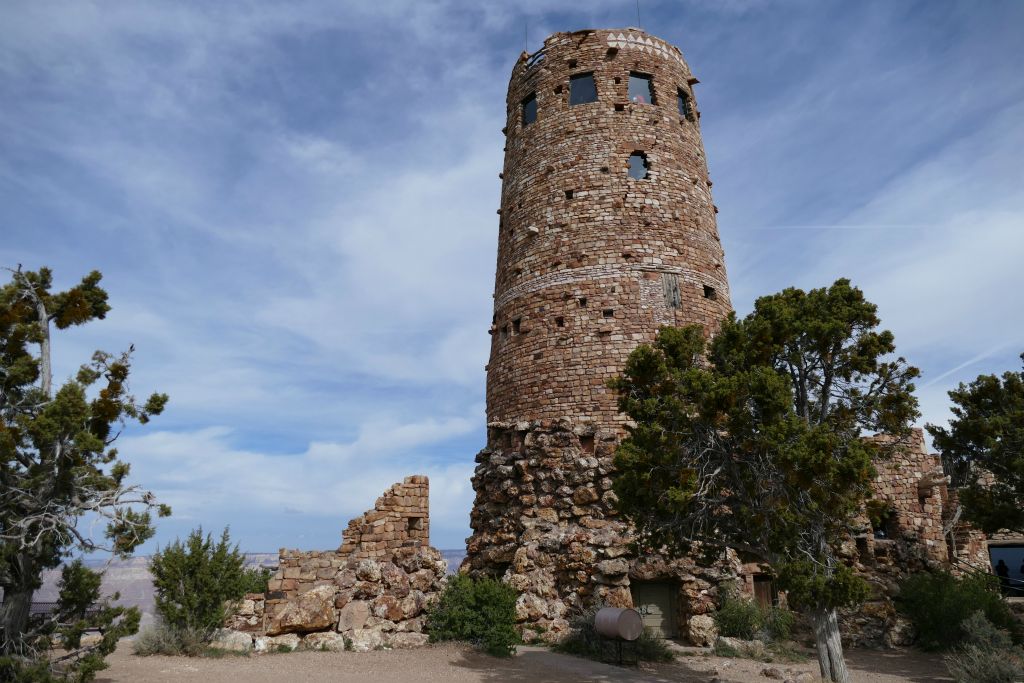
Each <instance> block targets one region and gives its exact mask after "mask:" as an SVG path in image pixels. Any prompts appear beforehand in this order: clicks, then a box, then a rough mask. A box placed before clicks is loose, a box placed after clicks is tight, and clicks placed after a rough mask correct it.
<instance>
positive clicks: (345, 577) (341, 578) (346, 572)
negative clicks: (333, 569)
mask: <svg viewBox="0 0 1024 683" xmlns="http://www.w3.org/2000/svg"><path fill="white" fill-rule="evenodd" d="M334 583H335V584H336V585H337V586H338V587H339V588H351V587H352V586H354V585H356V570H354V569H342V570H341V571H340V572H338V573H337V574H336V575H335V576H334Z"/></svg>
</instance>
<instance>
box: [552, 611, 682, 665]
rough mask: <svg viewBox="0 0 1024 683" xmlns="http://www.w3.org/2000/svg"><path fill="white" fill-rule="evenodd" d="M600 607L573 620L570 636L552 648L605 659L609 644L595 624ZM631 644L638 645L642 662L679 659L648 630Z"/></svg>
mask: <svg viewBox="0 0 1024 683" xmlns="http://www.w3.org/2000/svg"><path fill="white" fill-rule="evenodd" d="M599 609H601V608H600V607H592V608H591V609H588V610H585V611H583V612H580V613H578V614H576V615H575V616H573V617H572V618H571V619H569V635H568V636H566V637H565V639H564V640H562V641H561V642H560V643H557V644H556V645H555V646H554V647H552V648H551V649H553V650H554V651H555V652H563V653H565V654H570V655H576V656H577V657H586V658H587V659H594V660H597V661H599V662H600V661H604V660H605V659H606V658H607V656H608V650H607V646H606V645H605V644H604V641H602V640H601V636H600V634H598V632H597V629H596V628H595V627H594V617H595V616H596V615H597V611H598V610H599ZM631 647H633V648H635V650H636V657H637V659H638V660H640V661H641V662H671V661H672V660H673V659H674V658H675V656H674V655H673V654H672V651H671V650H670V649H669V648H668V645H666V644H665V641H664V640H662V639H661V638H657V637H655V636H654V635H653V634H651V632H650V631H649V630H648V629H644V631H643V633H641V634H640V637H639V638H638V639H637V640H636V641H634V643H633V644H632V646H631Z"/></svg>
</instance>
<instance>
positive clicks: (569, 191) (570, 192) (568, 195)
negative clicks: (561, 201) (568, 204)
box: [565, 190, 572, 199]
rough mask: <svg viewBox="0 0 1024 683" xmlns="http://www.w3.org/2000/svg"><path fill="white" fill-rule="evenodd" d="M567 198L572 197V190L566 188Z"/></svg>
mask: <svg viewBox="0 0 1024 683" xmlns="http://www.w3.org/2000/svg"><path fill="white" fill-rule="evenodd" d="M565 198H566V199H572V190H566V191H565Z"/></svg>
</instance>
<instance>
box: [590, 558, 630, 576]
mask: <svg viewBox="0 0 1024 683" xmlns="http://www.w3.org/2000/svg"><path fill="white" fill-rule="evenodd" d="M597 571H599V572H601V573H602V574H608V575H610V576H615V575H618V574H625V573H626V572H628V571H629V562H627V561H626V560H625V559H624V558H621V557H620V558H617V559H614V560H602V561H600V562H598V563H597Z"/></svg>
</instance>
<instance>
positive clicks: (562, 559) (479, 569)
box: [466, 29, 731, 635]
mask: <svg viewBox="0 0 1024 683" xmlns="http://www.w3.org/2000/svg"><path fill="white" fill-rule="evenodd" d="M695 83H697V79H696V78H694V77H693V75H692V73H691V72H690V69H689V67H688V66H687V65H686V62H685V61H684V60H683V57H682V54H681V53H680V52H679V49H678V48H676V47H674V46H672V45H668V44H667V43H665V42H664V41H661V40H659V39H657V38H654V37H652V36H650V35H648V34H646V33H644V32H642V31H639V30H637V29H618V30H600V31H594V30H588V31H577V32H574V33H556V34H554V35H552V36H550V37H549V38H548V39H547V40H545V42H544V47H543V48H542V49H541V50H539V51H538V52H536V53H534V54H532V55H528V54H526V53H524V54H523V55H521V56H520V58H519V60H518V61H517V62H516V65H515V67H514V68H513V70H512V78H511V80H510V82H509V88H508V98H507V124H506V127H505V130H504V133H505V136H506V146H505V167H504V171H503V173H502V179H503V184H502V193H501V208H500V209H499V211H498V213H499V215H500V220H499V230H498V262H497V274H496V277H495V286H494V318H493V320H492V325H491V329H490V333H491V354H490V362H489V364H488V367H487V418H488V444H487V447H486V448H485V449H484V450H483V451H482V452H481V453H480V454H479V455H478V456H477V462H478V463H479V465H478V467H477V470H476V474H475V475H474V479H473V485H474V489H475V491H476V501H475V504H474V509H473V513H472V518H471V526H472V528H473V531H474V533H473V536H472V537H470V539H468V548H467V553H468V554H467V559H466V565H467V567H468V568H469V570H470V571H472V572H474V573H485V574H490V575H495V576H501V577H503V578H504V579H505V580H506V581H508V582H510V583H511V584H512V585H513V586H515V588H516V589H517V590H518V591H519V592H520V593H521V596H520V600H519V605H518V608H519V618H520V620H521V621H523V622H530V623H534V624H537V625H540V626H541V627H542V629H541V630H544V631H547V632H549V633H554V634H555V635H557V633H558V631H560V630H561V629H562V628H564V624H565V617H566V615H567V613H568V611H569V610H570V609H571V608H573V607H577V606H582V605H585V604H587V603H588V602H593V601H594V600H600V601H603V602H605V603H607V604H621V605H629V604H632V602H633V601H634V598H635V597H636V596H635V595H634V594H635V592H636V591H635V590H634V591H633V592H632V593H631V591H630V585H631V581H632V582H633V583H636V582H637V581H639V580H641V579H647V580H650V579H652V578H655V579H657V578H665V579H666V580H668V579H671V580H672V582H673V583H672V585H674V586H675V588H674V589H673V590H675V591H676V593H675V595H676V597H674V598H669V599H670V600H672V601H673V610H674V614H673V615H669V616H671V618H672V619H674V623H675V626H674V628H676V629H679V628H680V627H681V625H682V622H681V619H685V618H686V617H687V615H688V614H692V613H693V605H689V604H685V605H684V604H683V603H684V602H686V601H685V600H682V599H681V598H679V597H678V595H679V590H680V588H683V589H685V587H683V586H681V585H680V584H679V581H678V576H679V575H680V573H681V572H682V573H685V572H689V573H690V578H695V577H694V576H692V567H690V566H689V565H688V566H687V567H685V568H682V567H675V566H670V565H672V563H666V562H663V561H661V560H658V559H657V558H648V559H644V560H641V559H638V558H632V557H630V556H629V551H628V548H627V545H628V541H629V532H628V528H626V527H625V525H624V524H623V523H622V522H621V521H619V520H618V519H617V518H616V513H615V502H616V501H615V494H614V492H613V491H611V479H610V476H609V475H610V474H611V471H612V470H611V468H612V454H613V452H614V448H615V446H616V444H617V443H618V441H619V439H621V438H622V436H623V434H624V429H623V428H624V425H625V417H624V416H623V415H621V414H620V413H619V412H618V410H617V408H616V397H615V395H614V392H613V391H612V390H611V389H609V388H608V381H609V380H610V379H612V378H613V377H615V376H617V375H618V374H619V373H620V372H621V370H622V368H623V366H624V364H625V361H626V358H627V356H628V355H629V353H630V352H631V351H632V350H633V349H635V348H636V347H637V346H638V345H639V344H642V343H645V342H651V341H653V339H654V337H655V334H656V332H657V330H658V329H659V328H660V327H662V326H666V325H675V326H679V325H685V324H691V323H699V324H701V325H704V327H705V329H706V330H707V331H708V333H709V334H710V333H711V332H713V331H714V330H715V329H716V328H717V325H718V323H719V321H720V320H721V319H722V318H724V317H725V316H726V315H727V314H728V312H729V311H730V310H731V306H730V302H729V285H728V281H727V279H726V273H725V264H724V258H723V251H722V245H721V242H720V240H719V236H718V229H717V227H716V224H715V213H716V211H717V209H716V208H715V206H714V204H713V203H712V199H711V181H710V180H709V178H708V170H707V162H706V159H705V155H704V146H703V144H702V142H701V136H700V128H699V124H698V121H699V117H700V114H699V112H698V110H697V106H696V100H695V99H694V95H693V90H692V87H693V85H694V84H695ZM652 563H653V564H652ZM677 564H678V563H677ZM654 565H657V566H656V567H655V566H654ZM652 567H654V568H652ZM684 570H685V572H684ZM673 577H675V578H673ZM695 580H698V579H695ZM691 588H692V586H691ZM666 618H668V617H666ZM666 628H667V629H669V630H671V628H672V625H671V624H667V625H666Z"/></svg>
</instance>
